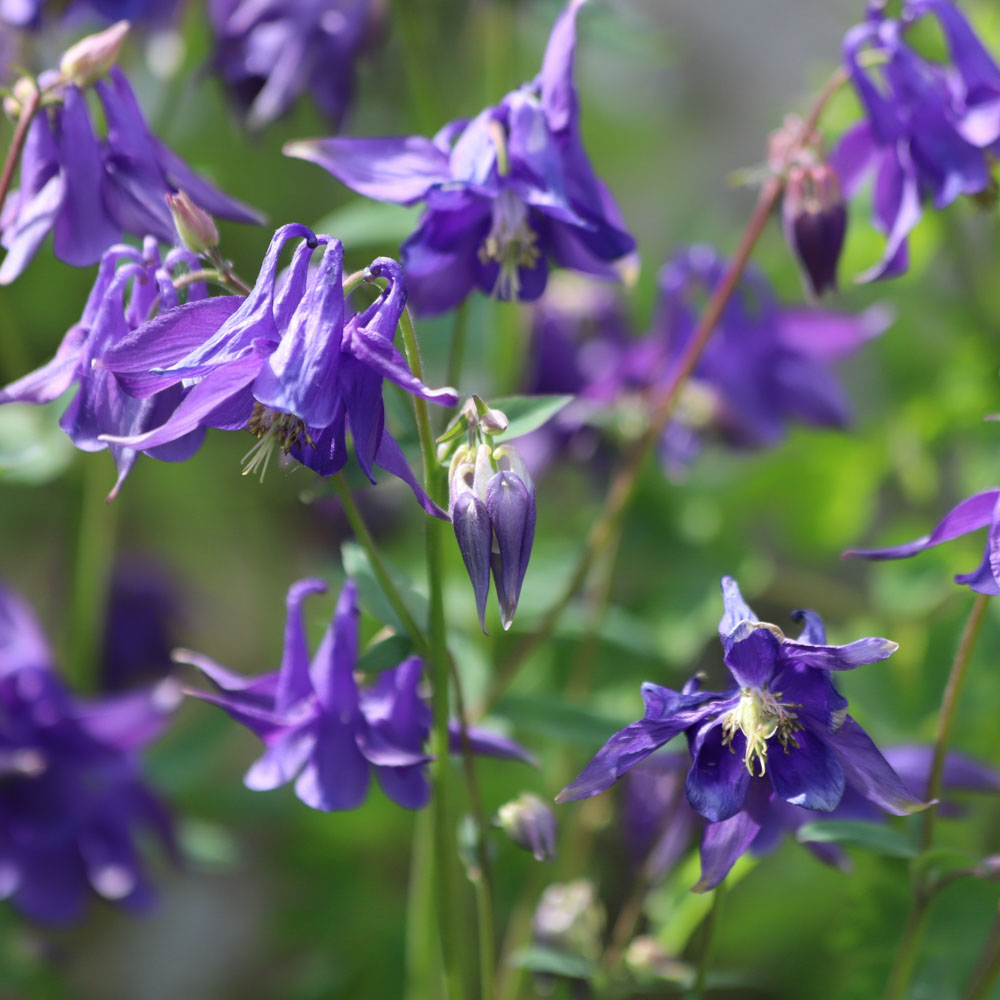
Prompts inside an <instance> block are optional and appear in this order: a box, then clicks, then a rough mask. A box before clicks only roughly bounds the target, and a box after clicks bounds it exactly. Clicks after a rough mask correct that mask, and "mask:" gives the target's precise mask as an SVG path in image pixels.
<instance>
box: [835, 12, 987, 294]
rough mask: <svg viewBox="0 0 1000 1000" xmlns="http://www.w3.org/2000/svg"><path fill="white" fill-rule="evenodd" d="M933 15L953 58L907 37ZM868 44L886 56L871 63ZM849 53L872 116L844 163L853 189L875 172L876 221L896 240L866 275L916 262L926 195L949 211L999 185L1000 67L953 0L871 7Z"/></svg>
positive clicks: (887, 273)
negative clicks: (885, 9) (994, 174)
mask: <svg viewBox="0 0 1000 1000" xmlns="http://www.w3.org/2000/svg"><path fill="white" fill-rule="evenodd" d="M928 14H929V15H931V16H933V17H935V18H936V19H937V20H938V23H939V24H940V25H941V28H942V30H943V32H944V35H945V38H946V39H947V42H948V46H949V49H950V53H951V63H950V64H948V65H945V66H940V65H938V64H933V63H930V62H928V61H927V60H925V59H924V58H923V57H922V56H920V55H919V54H918V53H917V52H916V51H915V50H914V49H912V48H910V47H909V46H908V45H907V44H906V42H905V39H904V35H905V30H906V28H907V26H908V25H909V24H910V23H911V22H913V21H914V20H916V19H918V18H921V17H924V16H925V15H928ZM866 49H867V50H870V51H872V52H874V53H876V54H877V55H879V56H881V57H882V59H883V61H882V62H879V63H877V64H876V65H874V66H866V65H865V64H864V63H863V52H864V51H865V50H866ZM844 61H845V63H846V65H847V69H848V72H849V73H850V75H851V81H852V83H853V84H854V88H855V90H856V91H857V93H858V97H859V98H860V100H861V103H862V105H863V106H864V109H865V113H866V115H867V118H866V120H865V121H863V122H861V123H860V124H858V125H856V126H854V128H852V129H851V130H850V131H849V132H847V134H846V135H844V137H843V138H842V140H841V142H840V146H839V147H838V149H837V151H836V153H835V155H834V165H835V167H836V170H837V173H838V175H839V177H840V180H841V184H842V188H843V191H844V194H845V196H847V197H852V196H853V195H854V194H855V192H856V191H857V190H858V189H859V188H860V186H861V184H862V182H863V181H864V179H865V178H866V177H867V176H868V175H869V174H874V175H875V185H874V205H873V208H874V224H875V226H876V228H877V229H878V230H879V231H881V232H883V233H885V236H886V248H885V252H884V254H883V256H882V260H881V261H880V262H879V263H878V264H876V265H875V266H874V267H872V268H871V269H870V270H868V271H867V272H865V274H863V275H861V277H860V280H862V281H870V280H873V279H876V278H887V277H893V276H895V275H898V274H902V273H903V272H904V271H905V270H906V269H907V267H908V263H909V262H908V251H907V238H908V236H909V234H910V232H911V231H912V230H913V229H914V227H915V226H916V225H917V223H918V222H919V221H920V217H921V214H922V211H923V207H922V205H923V202H924V201H926V200H930V202H931V203H932V205H933V206H934V208H936V209H942V208H944V207H946V206H947V205H949V204H950V203H951V202H953V201H954V200H955V199H956V198H957V197H958V196H959V195H975V194H979V193H981V192H984V191H986V190H987V189H988V188H989V187H990V186H991V184H992V180H991V174H990V156H991V155H993V151H994V148H995V144H996V142H997V140H998V139H1000V69H998V68H997V66H996V64H995V63H994V62H993V59H992V58H991V57H990V55H989V53H988V52H987V51H986V49H985V48H984V47H983V45H982V43H981V42H980V41H979V39H978V38H977V37H976V35H975V32H974V31H973V30H972V27H971V26H970V25H969V23H968V21H967V20H966V19H965V17H964V15H963V14H962V13H961V12H960V11H959V9H958V8H957V7H955V6H954V5H953V4H951V3H950V2H948V0H908V2H906V3H904V4H903V11H902V18H901V19H900V20H895V19H892V18H887V17H885V16H884V14H883V13H882V11H881V9H880V8H878V9H876V8H874V7H873V8H870V11H869V16H868V20H867V21H866V22H865V23H864V24H860V25H858V26H857V27H855V28H853V29H851V31H849V32H848V33H847V36H846V37H845V39H844ZM876 80H878V82H876Z"/></svg>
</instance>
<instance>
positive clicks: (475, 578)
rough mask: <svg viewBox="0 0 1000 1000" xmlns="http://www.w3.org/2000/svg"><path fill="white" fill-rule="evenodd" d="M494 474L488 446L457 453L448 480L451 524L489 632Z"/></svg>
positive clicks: (465, 447) (464, 448) (463, 448)
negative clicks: (489, 487) (489, 501)
mask: <svg viewBox="0 0 1000 1000" xmlns="http://www.w3.org/2000/svg"><path fill="white" fill-rule="evenodd" d="M492 473H493V466H492V464H491V463H490V449H489V447H488V446H487V445H480V447H479V448H478V449H477V450H476V451H475V452H473V450H472V449H471V448H470V447H469V446H468V445H462V446H461V447H460V448H458V449H456V451H455V454H454V456H453V457H452V460H451V469H450V471H449V476H448V492H449V498H450V503H449V507H450V511H449V512H450V514H451V524H452V527H453V528H454V529H455V539H456V540H457V541H458V550H459V552H461V553H462V561H463V562H464V563H465V570H466V572H467V573H468V574H469V580H470V581H471V582H472V591H473V593H474V594H475V597H476V611H477V612H478V613H479V625H480V627H481V628H482V630H483V632H484V633H485V632H486V598H487V597H488V596H489V592H490V550H491V547H492V543H493V529H492V527H491V525H490V516H489V513H488V512H487V509H486V503H485V499H486V482H487V479H488V477H489V476H490V475H492Z"/></svg>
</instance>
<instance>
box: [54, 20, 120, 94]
mask: <svg viewBox="0 0 1000 1000" xmlns="http://www.w3.org/2000/svg"><path fill="white" fill-rule="evenodd" d="M131 27H132V25H131V24H129V22H128V21H118V22H117V24H113V25H111V27H110V28H106V29H105V30H104V31H99V32H97V34H96V35H87V37H86V38H81V39H80V41H78V42H77V43H76V44H75V45H71V46H70V47H69V48H68V49H67V50H66V51H65V52H64V53H63V57H62V59H60V60H59V72H60V73H61V74H62V77H63V79H64V80H65V81H66V82H67V83H74V84H76V86H78V87H88V86H90V84H92V83H93V82H94V81H95V80H97V79H99V78H100V77H102V76H104V74H105V73H107V71H108V70H109V69H111V67H112V66H114V64H115V63H116V62H118V53H119V52H121V47H122V43H123V42H124V41H125V36H126V35H127V34H128V33H129V29H130V28H131Z"/></svg>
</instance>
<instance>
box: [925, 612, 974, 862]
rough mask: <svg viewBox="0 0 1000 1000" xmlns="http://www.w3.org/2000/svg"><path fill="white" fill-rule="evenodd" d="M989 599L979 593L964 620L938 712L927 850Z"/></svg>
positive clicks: (929, 784) (929, 785)
mask: <svg viewBox="0 0 1000 1000" xmlns="http://www.w3.org/2000/svg"><path fill="white" fill-rule="evenodd" d="M989 600H990V599H989V597H988V596H987V595H985V594H977V595H976V599H975V601H974V602H973V605H972V609H971V610H970V611H969V617H968V619H967V620H966V622H965V628H964V629H963V630H962V638H961V639H960V640H959V643H958V649H957V651H956V652H955V659H954V661H953V662H952V665H951V672H950V673H949V674H948V682H947V684H945V688H944V694H943V695H942V697H941V711H940V713H939V715H938V724H937V732H936V733H935V735H934V757H933V759H932V762H931V773H930V777H929V778H928V780H927V801H928V802H930V803H932V804H931V805H930V806H929V807H928V808H927V809H925V810H924V813H923V826H922V827H921V830H920V849H921V850H922V851H926V850H927V849H928V848H929V847H930V846H931V844H932V843H933V841H934V821H935V819H936V818H937V804H936V802H935V800H936V799H937V798H938V795H939V794H940V792H941V777H942V775H943V774H944V762H945V757H946V756H947V754H948V742H949V740H950V738H951V730H952V727H953V726H954V724H955V711H956V709H957V708H958V699H959V695H960V694H961V693H962V687H963V685H964V684H965V678H966V676H967V675H968V670H969V662H970V660H971V659H972V650H973V648H974V647H975V645H976V639H977V638H978V637H979V631H980V629H981V628H982V626H983V621H984V620H985V618H986V608H987V605H988V604H989Z"/></svg>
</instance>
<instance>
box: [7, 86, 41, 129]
mask: <svg viewBox="0 0 1000 1000" xmlns="http://www.w3.org/2000/svg"><path fill="white" fill-rule="evenodd" d="M37 91H38V85H37V84H36V83H35V81H34V80H32V79H31V77H30V76H22V77H19V78H18V79H17V81H16V82H15V83H14V86H13V87H12V88H11V94H10V95H9V96H8V97H5V98H4V99H3V109H4V111H5V112H6V113H7V116H8V117H9V118H12V119H14V120H15V121H16V120H17V119H18V118H20V117H21V109H22V108H23V107H24V106H25V104H27V103H28V102H29V101H30V100H31V99H32V97H33V96H34V95H35V94H36V92H37Z"/></svg>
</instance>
